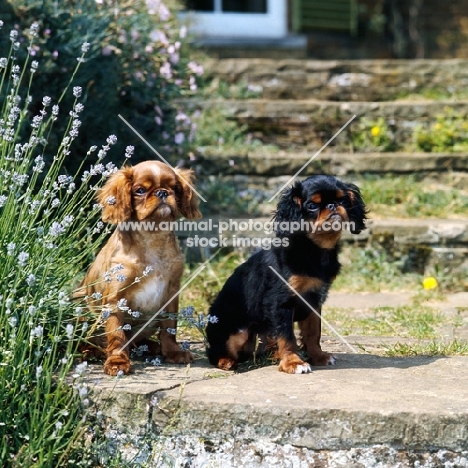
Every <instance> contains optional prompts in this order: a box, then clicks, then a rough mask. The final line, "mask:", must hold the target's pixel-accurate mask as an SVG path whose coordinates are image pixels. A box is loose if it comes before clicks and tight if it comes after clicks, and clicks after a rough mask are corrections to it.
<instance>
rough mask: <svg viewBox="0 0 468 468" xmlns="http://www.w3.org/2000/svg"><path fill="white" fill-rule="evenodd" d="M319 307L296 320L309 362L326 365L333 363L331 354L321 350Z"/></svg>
mask: <svg viewBox="0 0 468 468" xmlns="http://www.w3.org/2000/svg"><path fill="white" fill-rule="evenodd" d="M320 313H321V309H320V307H315V308H314V311H312V312H310V314H309V315H308V317H307V318H306V319H305V320H302V321H300V322H298V324H299V329H300V331H301V340H302V344H303V345H304V347H305V348H306V351H307V355H308V356H309V358H310V362H311V363H312V364H313V365H315V366H326V365H329V364H330V365H333V364H335V361H336V359H335V357H334V356H333V355H332V354H329V353H325V352H324V351H322V347H321V346H320V337H321V331H322V323H321V322H322V320H321V317H320Z"/></svg>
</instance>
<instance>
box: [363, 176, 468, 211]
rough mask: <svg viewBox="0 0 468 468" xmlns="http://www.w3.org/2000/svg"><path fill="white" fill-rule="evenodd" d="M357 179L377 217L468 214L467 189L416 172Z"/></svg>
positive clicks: (364, 196) (365, 198)
mask: <svg viewBox="0 0 468 468" xmlns="http://www.w3.org/2000/svg"><path fill="white" fill-rule="evenodd" d="M356 183H357V184H358V185H359V187H360V188H361V191H362V194H363V198H364V200H365V201H366V203H367V204H368V206H369V209H370V212H371V215H372V216H373V217H377V218H389V217H395V218H455V217H464V216H466V215H468V189H461V188H454V187H451V186H450V181H447V182H446V184H441V183H438V182H436V181H428V180H422V178H421V176H418V175H407V176H397V175H394V174H386V175H382V176H372V175H367V176H365V177H360V178H358V179H357V180H356Z"/></svg>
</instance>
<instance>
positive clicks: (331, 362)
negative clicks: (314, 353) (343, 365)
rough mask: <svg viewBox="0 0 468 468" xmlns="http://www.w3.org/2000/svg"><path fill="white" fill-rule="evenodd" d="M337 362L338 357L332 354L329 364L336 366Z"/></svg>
mask: <svg viewBox="0 0 468 468" xmlns="http://www.w3.org/2000/svg"><path fill="white" fill-rule="evenodd" d="M335 364H336V357H335V356H333V355H330V358H329V360H328V365H329V366H334V365H335Z"/></svg>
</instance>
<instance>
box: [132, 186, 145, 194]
mask: <svg viewBox="0 0 468 468" xmlns="http://www.w3.org/2000/svg"><path fill="white" fill-rule="evenodd" d="M134 193H135V195H144V194H145V193H146V189H144V188H143V187H138V188H137V189H136V190H135V191H134Z"/></svg>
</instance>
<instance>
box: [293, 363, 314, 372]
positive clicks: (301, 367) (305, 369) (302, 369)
mask: <svg viewBox="0 0 468 468" xmlns="http://www.w3.org/2000/svg"><path fill="white" fill-rule="evenodd" d="M309 372H312V369H311V367H310V365H309V364H307V363H304V364H300V365H298V366H296V371H295V374H308V373H309Z"/></svg>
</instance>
